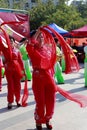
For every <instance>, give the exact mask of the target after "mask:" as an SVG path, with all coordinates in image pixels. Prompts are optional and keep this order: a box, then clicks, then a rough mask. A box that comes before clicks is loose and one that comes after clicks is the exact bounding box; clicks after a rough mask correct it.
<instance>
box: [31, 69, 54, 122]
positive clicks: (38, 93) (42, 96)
mask: <svg viewBox="0 0 87 130" xmlns="http://www.w3.org/2000/svg"><path fill="white" fill-rule="evenodd" d="M50 76H51V75H50V74H49V72H48V73H47V72H46V71H44V70H34V72H33V84H32V88H33V92H34V96H35V101H36V108H35V113H34V117H35V120H36V123H46V121H49V120H50V119H51V118H52V115H53V113H54V105H55V90H54V86H53V84H52V81H51V78H52V77H51V78H50Z"/></svg>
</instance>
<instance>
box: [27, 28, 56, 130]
mask: <svg viewBox="0 0 87 130" xmlns="http://www.w3.org/2000/svg"><path fill="white" fill-rule="evenodd" d="M43 35H44V34H43V33H41V31H40V30H39V31H38V32H37V33H36V34H35V35H34V36H33V38H32V39H31V41H30V42H29V43H30V44H29V43H28V44H27V47H26V49H27V51H28V55H29V57H30V59H31V63H32V66H33V79H32V80H33V84H32V88H33V92H34V96H35V101H36V108H35V113H34V118H35V122H36V128H37V130H42V123H45V124H46V126H47V128H48V129H52V124H51V123H50V119H51V118H52V116H53V113H54V104H55V87H54V85H53V83H52V79H53V74H54V67H53V64H51V63H50V59H51V53H52V44H50V43H46V41H44V37H43ZM48 36H49V33H48ZM50 37H51V38H52V36H51V35H50ZM52 40H53V42H54V39H53V38H52ZM44 42H45V44H44ZM53 46H54V49H56V46H55V44H53ZM48 48H49V49H48ZM55 52H56V51H55ZM54 55H55V58H54V59H52V61H53V60H54V62H55V61H56V53H55V54H54ZM54 62H53V63H54Z"/></svg>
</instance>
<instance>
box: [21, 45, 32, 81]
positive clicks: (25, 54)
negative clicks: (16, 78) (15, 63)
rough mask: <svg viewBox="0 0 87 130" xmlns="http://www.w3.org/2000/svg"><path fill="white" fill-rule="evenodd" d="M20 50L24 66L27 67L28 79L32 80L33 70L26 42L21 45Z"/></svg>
mask: <svg viewBox="0 0 87 130" xmlns="http://www.w3.org/2000/svg"><path fill="white" fill-rule="evenodd" d="M19 50H20V52H21V54H22V59H23V62H24V68H25V73H26V76H27V79H28V80H31V78H32V74H31V70H30V63H29V57H28V55H27V51H26V48H25V45H24V44H23V45H21V46H20V49H19Z"/></svg>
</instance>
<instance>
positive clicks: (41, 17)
mask: <svg viewBox="0 0 87 130" xmlns="http://www.w3.org/2000/svg"><path fill="white" fill-rule="evenodd" d="M36 1H37V3H38V4H37V6H35V7H33V8H32V9H28V8H27V11H28V12H29V16H30V29H31V30H33V29H37V28H38V27H40V26H42V25H48V24H50V23H56V24H57V25H58V26H60V27H62V28H64V29H66V30H68V31H70V30H72V29H76V28H79V27H81V26H83V25H85V24H87V18H86V16H87V0H85V1H84V0H80V2H79V4H78V5H76V6H75V5H74V6H73V5H68V4H67V3H68V2H69V0H58V3H57V5H55V4H54V3H53V0H48V2H47V3H42V2H41V0H36ZM24 3H26V0H23V1H21V0H19V3H15V2H14V6H13V8H14V9H19V10H20V9H22V8H23V7H24ZM0 7H1V8H9V4H8V0H0Z"/></svg>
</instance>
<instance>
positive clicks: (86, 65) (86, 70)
mask: <svg viewBox="0 0 87 130" xmlns="http://www.w3.org/2000/svg"><path fill="white" fill-rule="evenodd" d="M84 52H85V59H84V78H85V87H87V46H85V47H84Z"/></svg>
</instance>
